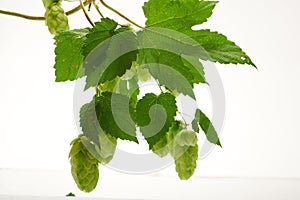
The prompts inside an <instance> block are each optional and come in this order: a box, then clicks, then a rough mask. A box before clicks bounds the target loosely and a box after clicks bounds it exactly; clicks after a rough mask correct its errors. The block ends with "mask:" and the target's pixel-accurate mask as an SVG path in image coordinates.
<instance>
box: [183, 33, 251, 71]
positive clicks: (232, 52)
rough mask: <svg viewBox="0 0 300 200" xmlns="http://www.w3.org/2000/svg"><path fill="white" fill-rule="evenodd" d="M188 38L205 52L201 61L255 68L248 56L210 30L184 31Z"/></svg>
mask: <svg viewBox="0 0 300 200" xmlns="http://www.w3.org/2000/svg"><path fill="white" fill-rule="evenodd" d="M185 33H186V34H187V35H188V36H190V37H191V38H193V39H194V40H195V41H197V42H199V44H200V45H201V47H203V48H204V49H205V51H206V52H207V56H206V57H205V56H202V57H201V59H203V60H210V61H213V62H219V63H222V64H230V63H231V64H249V65H252V66H254V67H255V64H254V63H253V62H252V61H251V59H250V58H249V56H247V54H246V53H245V52H243V50H242V49H241V48H240V47H239V46H237V45H236V44H235V43H234V42H232V41H230V40H228V39H227V37H226V36H224V35H222V34H220V33H217V32H211V31H210V30H198V31H186V32H185Z"/></svg>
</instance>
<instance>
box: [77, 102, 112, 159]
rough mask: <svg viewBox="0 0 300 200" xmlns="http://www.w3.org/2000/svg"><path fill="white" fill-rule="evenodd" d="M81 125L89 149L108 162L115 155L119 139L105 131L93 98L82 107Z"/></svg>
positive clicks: (83, 139) (82, 138) (98, 157)
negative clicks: (101, 125) (100, 122)
mask: <svg viewBox="0 0 300 200" xmlns="http://www.w3.org/2000/svg"><path fill="white" fill-rule="evenodd" d="M80 126H81V127H82V131H83V136H81V140H82V142H83V143H84V145H85V147H86V148H87V149H88V151H89V152H90V153H91V154H92V155H93V156H94V157H95V158H96V159H97V160H98V161H99V162H100V163H101V164H106V163H108V162H109V161H110V160H111V159H112V158H113V156H114V153H115V150H116V146H117V140H116V138H114V137H112V136H111V135H110V134H106V133H104V131H103V130H102V128H101V127H100V124H99V122H98V119H97V115H96V110H95V101H94V100H92V101H91V102H90V103H87V104H85V105H83V106H82V107H81V110H80Z"/></svg>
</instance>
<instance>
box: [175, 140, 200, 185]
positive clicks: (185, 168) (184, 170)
mask: <svg viewBox="0 0 300 200" xmlns="http://www.w3.org/2000/svg"><path fill="white" fill-rule="evenodd" d="M197 159H198V145H197V144H196V145H195V146H189V147H188V148H187V150H186V151H185V152H184V153H183V154H182V155H181V156H180V157H179V158H177V159H176V160H175V165H176V171H177V174H178V176H179V178H180V179H181V180H187V179H189V178H190V177H191V176H192V175H193V174H194V171H195V169H196V167H197Z"/></svg>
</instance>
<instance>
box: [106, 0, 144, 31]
mask: <svg viewBox="0 0 300 200" xmlns="http://www.w3.org/2000/svg"><path fill="white" fill-rule="evenodd" d="M100 2H101V4H102V5H103V6H105V7H106V8H108V9H109V10H111V11H113V12H114V13H116V14H117V15H119V16H120V17H122V18H124V19H125V20H127V21H128V22H130V23H131V24H133V25H135V26H136V27H138V28H141V29H144V28H145V27H143V26H141V25H139V24H137V23H135V22H134V21H132V20H131V19H129V18H128V17H126V16H125V15H123V14H122V13H120V12H119V11H117V10H116V9H114V8H113V7H111V6H109V5H107V4H106V3H105V2H104V0H100Z"/></svg>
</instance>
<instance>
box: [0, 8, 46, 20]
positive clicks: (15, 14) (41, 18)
mask: <svg viewBox="0 0 300 200" xmlns="http://www.w3.org/2000/svg"><path fill="white" fill-rule="evenodd" d="M0 14H4V15H10V16H14V17H20V18H24V19H29V20H45V17H38V16H30V15H25V14H21V13H16V12H10V11H5V10H0Z"/></svg>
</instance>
